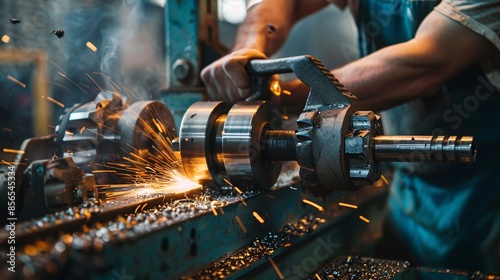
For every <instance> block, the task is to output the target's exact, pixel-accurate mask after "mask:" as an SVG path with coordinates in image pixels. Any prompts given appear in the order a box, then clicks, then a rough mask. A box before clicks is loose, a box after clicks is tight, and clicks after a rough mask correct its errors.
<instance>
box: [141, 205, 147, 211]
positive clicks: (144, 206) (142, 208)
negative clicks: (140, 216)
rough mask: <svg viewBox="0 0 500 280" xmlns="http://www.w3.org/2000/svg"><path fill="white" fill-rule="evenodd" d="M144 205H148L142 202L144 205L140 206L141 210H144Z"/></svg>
mask: <svg viewBox="0 0 500 280" xmlns="http://www.w3.org/2000/svg"><path fill="white" fill-rule="evenodd" d="M146 205H148V204H147V203H144V205H143V206H142V207H141V211H142V210H144V208H146Z"/></svg>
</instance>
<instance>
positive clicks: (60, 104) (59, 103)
mask: <svg viewBox="0 0 500 280" xmlns="http://www.w3.org/2000/svg"><path fill="white" fill-rule="evenodd" d="M47 100H48V101H50V102H52V103H54V104H56V105H57V106H59V107H61V108H64V104H62V103H61V102H59V101H57V100H55V99H54V98H52V97H50V96H47Z"/></svg>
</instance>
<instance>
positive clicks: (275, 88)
mask: <svg viewBox="0 0 500 280" xmlns="http://www.w3.org/2000/svg"><path fill="white" fill-rule="evenodd" d="M269 90H270V91H271V92H272V93H273V94H274V95H276V96H280V94H281V86H280V82H279V81H272V82H271V85H270V86H269Z"/></svg>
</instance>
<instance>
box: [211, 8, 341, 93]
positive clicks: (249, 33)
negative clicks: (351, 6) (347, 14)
mask: <svg viewBox="0 0 500 280" xmlns="http://www.w3.org/2000/svg"><path fill="white" fill-rule="evenodd" d="M337 1H338V2H343V1H342V0H337ZM326 5H328V3H327V2H326V1H325V0H264V1H262V3H260V4H258V5H255V6H254V7H252V8H251V9H250V10H249V13H248V15H247V17H246V19H245V21H244V22H243V24H242V26H241V27H240V29H239V30H238V34H237V37H236V40H235V45H234V48H233V52H232V53H231V54H229V55H227V56H224V57H222V58H221V59H219V60H217V61H215V62H214V63H212V64H210V65H209V66H207V67H206V68H205V69H203V70H202V72H201V78H202V80H203V82H204V83H205V85H206V87H207V92H208V95H209V98H210V99H212V100H225V101H228V102H236V101H239V100H242V99H245V98H246V97H248V96H249V93H250V90H249V79H248V75H247V73H246V71H245V65H246V63H247V62H248V61H249V60H250V59H263V58H267V56H268V55H271V54H273V53H274V52H275V51H277V50H278V49H279V48H280V47H281V45H282V44H283V43H284V41H285V40H286V38H287V36H288V33H289V32H290V30H291V28H292V27H293V25H294V24H295V23H296V22H297V21H299V20H300V19H302V18H304V17H305V16H307V15H309V14H312V13H314V12H316V11H318V10H320V9H321V8H323V7H325V6H326Z"/></svg>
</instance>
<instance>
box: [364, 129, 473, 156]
mask: <svg viewBox="0 0 500 280" xmlns="http://www.w3.org/2000/svg"><path fill="white" fill-rule="evenodd" d="M372 140H373V143H374V157H375V160H376V161H393V162H474V160H475V158H476V149H475V145H474V139H473V137H471V136H462V137H459V136H406V135H391V136H388V135H380V136H375V137H374V138H373V139H372Z"/></svg>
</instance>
